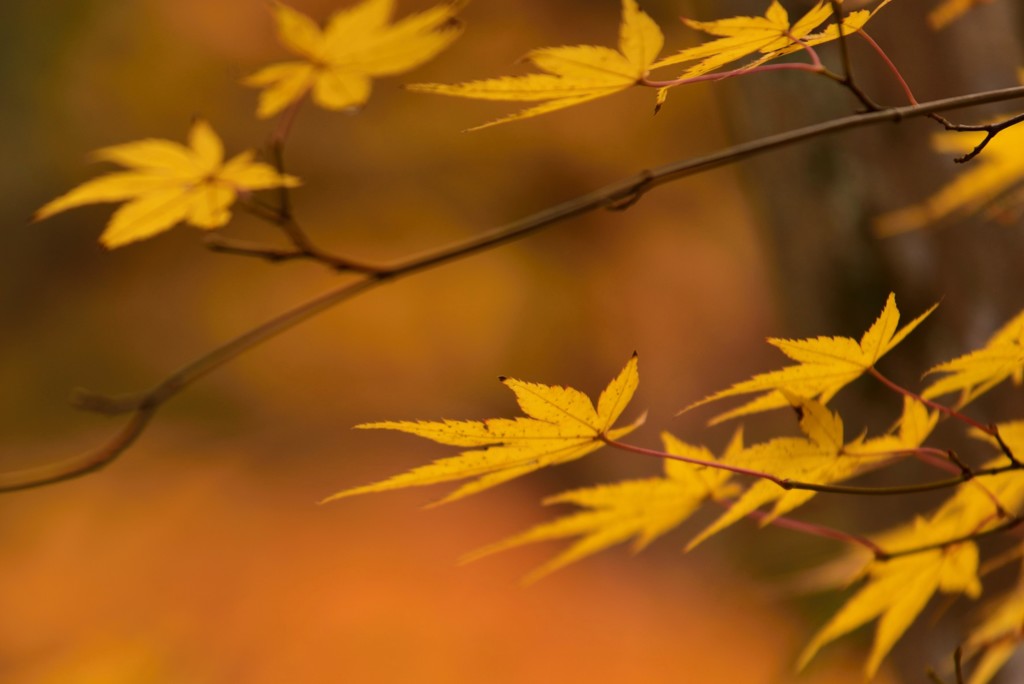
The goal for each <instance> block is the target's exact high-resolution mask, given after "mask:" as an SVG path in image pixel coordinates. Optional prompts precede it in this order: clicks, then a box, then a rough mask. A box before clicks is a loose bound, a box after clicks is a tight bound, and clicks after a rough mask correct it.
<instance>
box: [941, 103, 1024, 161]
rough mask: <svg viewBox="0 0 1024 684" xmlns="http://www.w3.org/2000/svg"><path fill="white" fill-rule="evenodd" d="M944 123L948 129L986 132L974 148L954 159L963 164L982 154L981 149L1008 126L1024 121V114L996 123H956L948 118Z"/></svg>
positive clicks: (965, 131)
mask: <svg viewBox="0 0 1024 684" xmlns="http://www.w3.org/2000/svg"><path fill="white" fill-rule="evenodd" d="M942 123H943V125H944V126H945V127H946V130H947V131H959V132H964V133H984V134H985V139H984V140H982V141H981V142H980V143H978V144H977V145H975V146H974V149H973V150H971V151H970V152H968V153H967V154H965V155H962V156H959V157H957V158H956V159H954V160H953V161H955V162H956V163H957V164H963V163H965V162H969V161H971V160H972V159H974V158H975V157H977V156H978V155H979V154H981V151H982V150H984V149H985V148H986V147H987V146H988V144H989V143H990V142H992V138H994V137H996V136H997V135H999V134H1000V133H1002V132H1003V131H1005V130H1006V129H1007V128H1010V127H1011V126H1016V125H1017V124H1020V123H1024V114H1018V115H1017V116H1012V117H1010V118H1009V119H1006V120H1004V121H998V122H996V123H991V124H955V123H951V122H950V121H948V120H943V122H942Z"/></svg>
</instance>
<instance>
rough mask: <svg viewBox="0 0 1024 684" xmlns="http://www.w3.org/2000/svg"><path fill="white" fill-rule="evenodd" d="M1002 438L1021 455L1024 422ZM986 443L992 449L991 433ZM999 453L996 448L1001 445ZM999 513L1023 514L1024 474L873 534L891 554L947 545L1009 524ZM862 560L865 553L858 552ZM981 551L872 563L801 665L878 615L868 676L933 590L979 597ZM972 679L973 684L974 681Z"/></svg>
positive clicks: (1004, 428)
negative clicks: (978, 567)
mask: <svg viewBox="0 0 1024 684" xmlns="http://www.w3.org/2000/svg"><path fill="white" fill-rule="evenodd" d="M999 432H1000V435H1001V436H1002V437H1003V439H1004V441H1006V443H1007V444H1009V445H1010V446H1011V449H1013V448H1022V449H1024V421H1017V422H1013V423H1005V424H1001V425H999ZM976 436H979V437H983V438H984V439H986V440H987V441H989V442H991V443H993V445H994V446H995V444H994V440H992V438H991V437H989V436H987V435H980V434H978V435H976ZM997 448H998V447H997ZM1005 463H1006V461H1005V458H1004V457H999V458H996V459H992V460H990V461H988V462H986V463H984V464H983V465H982V468H983V469H989V468H994V467H997V466H1000V465H1005ZM1000 511H1004V512H1006V513H1008V514H1009V515H1011V516H1019V515H1020V514H1021V513H1022V512H1024V472H1022V471H1020V470H1013V471H1008V472H1004V473H1000V474H999V475H998V476H994V477H984V478H980V477H979V478H974V479H971V480H968V481H966V482H964V483H962V484H961V485H959V486H958V487H957V488H956V491H955V492H954V493H953V494H952V495H951V496H950V497H949V498H948V499H946V501H944V502H943V503H942V505H941V506H939V507H938V508H937V509H936V510H935V511H933V512H932V513H931V514H930V515H929V516H928V517H927V518H920V517H919V518H917V519H915V520H914V522H913V523H912V524H908V525H902V526H900V527H897V528H894V529H891V530H888V531H886V532H883V533H881V534H877V535H872V539H873V541H874V542H875V543H876V544H877V545H878V546H879V547H880V548H882V549H884V550H885V551H887V552H889V553H899V552H900V551H907V550H911V549H918V548H921V547H924V546H928V545H930V544H946V543H948V542H950V541H954V540H957V539H962V538H963V537H965V536H967V535H973V534H977V533H980V532H984V531H986V530H990V529H992V528H995V527H997V526H999V525H1002V524H1004V523H1006V521H1007V520H1008V518H1006V517H1001V515H1000ZM856 554H857V555H863V554H862V552H861V551H860V550H857V551H856ZM977 566H978V550H977V547H976V546H975V545H974V544H973V543H971V542H962V543H956V544H952V545H948V546H945V548H942V549H934V550H928V551H921V552H917V553H913V554H911V555H907V556H901V557H897V558H893V559H891V560H887V561H870V562H869V563H868V564H867V566H866V568H865V574H866V576H867V577H868V582H867V584H866V585H865V586H864V587H863V588H861V590H860V591H859V592H858V593H857V594H856V595H854V596H853V597H852V598H851V599H850V601H848V602H847V603H846V605H844V606H843V608H842V609H841V610H840V611H839V612H838V613H837V614H836V615H835V616H834V617H833V618H832V619H831V620H830V621H829V623H828V624H826V625H825V627H824V628H822V630H821V631H820V632H819V633H818V634H817V635H816V636H815V637H814V639H813V640H812V641H811V643H810V644H809V645H808V646H807V648H806V649H805V650H804V652H803V655H802V656H801V657H800V664H799V667H801V668H802V667H803V666H804V665H806V664H807V662H808V661H810V659H811V658H812V657H813V656H814V654H815V653H816V652H817V651H818V649H820V648H821V647H822V646H823V645H825V644H826V643H828V642H829V641H832V640H833V639H836V638H838V637H840V636H842V635H843V634H846V633H847V632H850V631H852V630H854V629H856V628H857V627H859V626H860V625H862V624H865V623H867V622H869V621H871V620H873V619H875V618H876V617H880V620H879V625H878V631H877V633H876V636H875V643H874V646H873V647H872V650H871V656H870V658H869V659H868V661H867V668H866V669H867V672H868V675H869V676H871V675H873V674H874V672H875V671H876V670H877V669H878V666H879V664H880V663H881V661H882V659H883V658H884V657H885V655H886V654H887V653H888V652H889V650H890V649H891V648H892V646H893V645H894V644H895V643H896V641H897V639H899V637H900V636H901V635H902V634H903V632H904V631H905V630H906V629H907V627H909V626H910V624H911V623H912V622H913V620H914V619H915V617H916V616H917V615H918V614H919V613H920V612H921V610H923V609H924V607H925V604H926V603H927V602H928V599H929V598H930V597H931V596H932V595H933V594H934V593H935V592H936V591H942V592H944V593H964V594H966V595H967V596H969V597H971V598H977V596H979V595H980V593H981V585H980V583H979V582H978V579H977ZM972 681H973V680H972Z"/></svg>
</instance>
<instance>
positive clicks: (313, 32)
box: [243, 0, 462, 118]
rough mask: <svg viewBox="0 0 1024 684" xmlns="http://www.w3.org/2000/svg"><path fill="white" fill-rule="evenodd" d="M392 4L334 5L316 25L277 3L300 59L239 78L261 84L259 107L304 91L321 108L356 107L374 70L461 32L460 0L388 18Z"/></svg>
mask: <svg viewBox="0 0 1024 684" xmlns="http://www.w3.org/2000/svg"><path fill="white" fill-rule="evenodd" d="M394 4H395V3H394V0H364V2H362V3H360V4H358V5H355V6H354V7H351V8H348V9H344V10H341V11H338V12H336V13H335V14H334V15H333V16H332V17H331V18H330V19H329V20H328V22H327V25H326V26H325V27H324V28H323V29H321V28H320V27H319V26H318V25H317V23H316V22H315V21H313V20H312V19H310V18H309V17H307V16H306V15H305V14H302V13H301V12H298V11H296V10H294V9H292V8H291V7H289V6H287V5H285V4H283V3H280V2H277V3H275V4H274V18H275V20H276V22H277V32H278V36H279V38H280V40H281V43H282V44H283V45H284V46H285V47H286V48H288V49H289V50H291V51H292V52H294V53H295V54H297V55H299V56H300V57H301V58H302V59H301V60H298V61H293V62H283V63H280V64H272V65H270V66H268V67H265V68H263V69H261V70H259V71H257V72H256V73H255V74H252V75H251V76H249V77H247V78H246V79H245V80H244V81H243V83H245V85H249V86H253V87H257V88H265V90H264V91H263V92H262V93H260V101H259V106H258V109H257V111H256V115H257V116H259V117H260V118H267V117H270V116H273V115H274V114H277V113H278V112H280V111H281V110H282V109H284V108H285V107H287V106H288V105H290V104H292V103H294V102H297V101H299V100H300V99H301V98H303V97H304V96H305V95H306V94H307V93H309V92H312V96H313V101H314V102H315V103H316V104H318V105H320V106H321V107H323V108H325V109H331V110H343V109H351V108H356V107H361V106H362V105H364V104H366V101H367V100H368V99H369V98H370V88H371V82H372V78H375V77H380V76H393V75H395V74H400V73H403V72H405V71H409V70H410V69H414V68H415V67H417V66H419V65H421V64H423V63H424V62H426V61H428V60H430V59H432V58H433V57H434V56H435V55H437V54H438V53H439V52H441V51H442V50H444V49H445V48H446V47H448V46H449V45H450V44H451V43H452V41H454V40H455V39H456V38H458V36H459V34H460V33H461V32H462V27H461V25H460V24H459V23H458V22H457V21H456V19H455V15H456V13H458V11H459V9H461V6H462V2H461V1H455V2H448V3H446V4H443V5H438V6H437V7H433V8H431V9H428V10H426V11H424V12H421V13H419V14H413V15H410V16H408V17H406V18H404V19H402V20H401V21H399V22H397V23H395V24H389V23H388V20H389V19H390V18H391V15H392V13H393V11H394Z"/></svg>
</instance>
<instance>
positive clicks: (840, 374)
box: [683, 293, 937, 424]
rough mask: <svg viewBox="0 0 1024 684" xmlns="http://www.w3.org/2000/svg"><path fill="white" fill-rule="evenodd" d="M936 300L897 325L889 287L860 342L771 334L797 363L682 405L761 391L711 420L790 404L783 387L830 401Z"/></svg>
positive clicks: (771, 340) (772, 341) (913, 325)
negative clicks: (880, 311)
mask: <svg viewBox="0 0 1024 684" xmlns="http://www.w3.org/2000/svg"><path fill="white" fill-rule="evenodd" d="M935 306H937V305H934V306H932V307H931V308H929V309H928V310H927V311H925V312H924V313H923V314H921V315H920V316H918V317H917V318H915V319H914V320H912V321H911V322H910V323H907V324H906V325H905V326H903V327H902V328H900V329H899V330H897V326H898V325H899V321H900V312H899V309H898V308H897V307H896V295H895V294H891V293H890V294H889V298H888V300H887V301H886V303H885V307H884V308H883V309H882V313H881V314H880V315H879V316H878V319H877V320H876V321H875V322H874V323H873V324H872V325H871V327H870V328H869V329H868V330H867V332H865V333H864V335H863V336H862V337H861V339H860V342H858V341H857V340H855V339H853V338H851V337H814V338H808V339H802V340H785V339H777V338H769V339H768V343H769V344H771V345H774V346H775V347H778V348H779V350H780V351H782V353H783V354H785V355H786V356H788V357H789V358H791V359H793V360H794V361H797V362H798V364H797V365H794V366H786V367H785V368H781V369H779V370H775V371H770V372H768V373H760V374H758V375H755V376H754V377H752V378H750V379H749V380H745V381H743V382H739V383H736V384H735V385H733V386H732V387H730V388H728V389H725V390H722V391H720V392H716V393H714V394H712V395H710V396H708V397H705V398H704V399H701V400H700V401H698V402H695V403H693V404H691V405H690V406H687V407H686V408H685V409H683V410H684V411H688V410H690V409H692V408H694V407H696V406H700V405H702V404H706V403H708V402H711V401H717V400H718V399H723V398H725V397H733V396H740V395H743V394H753V393H756V392H761V393H762V394H761V395H760V396H758V397H756V398H755V399H753V400H751V401H749V402H748V403H746V404H744V405H743V406H740V407H739V408H737V409H733V410H732V411H727V412H726V413H722V414H719V415H718V416H715V417H714V418H713V419H712V420H711V423H712V424H715V423H720V422H722V421H724V420H728V419H729V418H735V417H737V416H743V415H748V414H751V413H757V412H759V411H767V410H770V409H775V408H780V407H783V406H789V404H790V402H789V401H788V400H787V399H786V397H785V395H784V393H783V391H786V392H789V393H791V394H794V395H796V396H800V397H804V398H807V399H818V400H819V401H820V402H821V403H823V404H825V403H828V401H829V399H831V398H832V397H833V396H835V394H836V392H838V391H839V390H841V389H842V388H843V387H845V386H846V385H848V384H849V383H851V382H853V381H854V380H856V379H857V378H859V377H860V376H861V375H863V374H864V373H865V372H867V370H868V369H870V368H872V367H873V366H874V365H875V364H876V363H877V362H878V360H879V359H881V358H882V357H883V356H884V355H885V354H887V353H888V352H889V351H890V350H891V349H892V348H893V347H895V346H896V345H897V344H899V343H900V342H902V341H903V338H905V337H906V336H907V335H908V334H910V332H911V331H912V330H913V329H914V328H916V327H917V326H918V325H919V324H920V323H921V321H923V320H924V319H925V318H926V317H927V316H928V314H930V313H931V312H932V311H934V310H935Z"/></svg>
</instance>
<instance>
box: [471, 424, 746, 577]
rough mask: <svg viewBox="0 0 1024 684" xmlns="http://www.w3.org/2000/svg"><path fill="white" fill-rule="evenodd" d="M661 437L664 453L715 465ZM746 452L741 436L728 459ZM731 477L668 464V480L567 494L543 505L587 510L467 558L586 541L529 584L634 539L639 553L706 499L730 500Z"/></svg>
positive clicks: (698, 451) (702, 453)
mask: <svg viewBox="0 0 1024 684" xmlns="http://www.w3.org/2000/svg"><path fill="white" fill-rule="evenodd" d="M661 438H662V441H663V443H664V445H665V451H666V452H668V453H670V454H674V455H676V456H685V457H687V458H692V459H699V460H701V461H706V462H713V461H715V457H714V455H713V454H712V453H711V452H710V451H708V450H707V449H706V448H704V447H698V446H693V445H690V444H687V443H685V442H683V441H681V440H679V439H677V438H676V437H674V436H672V435H670V434H669V433H667V432H663V433H662V435H661ZM742 448H743V438H742V436H741V434H740V433H739V432H737V433H736V435H735V436H734V437H733V439H732V441H731V442H730V444H729V446H728V447H726V451H725V454H726V456H725V457H726V458H727V457H728V455H729V454H730V453H732V452H733V451H736V450H740V449H742ZM729 476H730V473H729V472H728V471H725V470H718V469H715V468H707V467H701V466H695V465H691V464H689V463H683V462H680V461H673V460H666V461H665V476H664V477H651V478H647V479H643V480H626V481H624V482H616V483H614V484H608V485H601V486H598V487H588V488H585V489H577V490H573V491H569V492H563V493H562V494H557V495H555V496H551V497H548V498H547V499H545V500H544V504H545V505H550V504H559V503H571V504H575V505H577V506H580V507H582V508H584V509H586V510H583V511H579V512H576V513H573V514H571V515H567V516H565V517H562V518H558V519H556V520H553V521H551V522H547V523H542V524H540V525H537V526H535V527H533V528H531V529H529V530H527V531H525V532H522V533H520V534H517V535H515V536H513V537H509V538H508V539H505V540H503V541H500V542H497V543H496V544H492V545H490V546H487V547H485V548H483V549H480V550H479V551H475V552H474V553H472V554H469V555H468V556H466V558H465V559H464V560H466V561H469V560H475V559H477V558H480V557H482V556H486V555H490V554H492V553H497V552H498V551H504V550H506V549H511V548H515V547H517V546H522V545H524V544H531V543H534V542H539V541H547V540H551V539H564V538H566V537H577V536H579V537H582V538H581V539H579V540H578V541H576V542H575V543H574V544H573V545H572V546H570V547H569V548H568V549H566V550H565V551H563V552H562V553H561V554H559V555H557V556H555V557H554V558H552V559H551V560H550V561H548V562H547V563H545V564H544V565H542V566H540V567H539V568H537V569H536V570H534V571H533V572H531V573H530V574H529V575H527V576H526V577H525V578H524V581H525V582H533V581H535V580H537V579H540V578H541V577H542V576H544V575H547V574H548V573H551V572H554V571H555V570H558V569H560V568H563V567H565V566H566V565H569V564H570V563H574V562H576V561H578V560H580V559H582V558H585V557H587V556H589V555H591V554H594V553H597V552H598V551H601V550H603V549H606V548H608V547H610V546H614V545H615V544H620V543H622V542H625V541H627V540H629V539H630V538H635V540H634V543H633V551H634V552H635V551H640V550H641V549H643V548H644V547H646V546H647V545H648V544H650V543H651V542H652V541H654V540H655V539H657V538H658V537H660V536H661V535H663V534H665V533H666V532H668V531H669V530H671V529H672V528H674V527H676V526H678V525H679V524H681V523H682V522H683V521H684V520H686V519H687V518H688V517H690V515H692V514H693V512H694V511H696V510H697V509H698V508H699V507H700V505H701V504H702V503H703V502H704V501H705V500H707V499H719V498H722V497H727V496H730V495H731V494H732V493H733V491H734V487H733V486H732V485H730V484H728V483H727V481H728V479H729Z"/></svg>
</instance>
